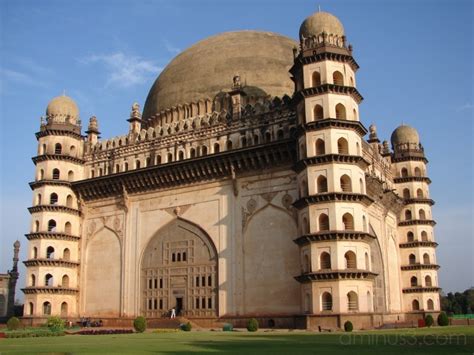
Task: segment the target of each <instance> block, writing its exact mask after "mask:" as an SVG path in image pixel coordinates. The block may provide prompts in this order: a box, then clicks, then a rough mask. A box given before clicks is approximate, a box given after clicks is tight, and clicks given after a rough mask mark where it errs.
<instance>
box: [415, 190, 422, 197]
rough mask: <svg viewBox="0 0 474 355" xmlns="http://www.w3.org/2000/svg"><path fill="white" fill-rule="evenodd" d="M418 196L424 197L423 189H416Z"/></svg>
mask: <svg viewBox="0 0 474 355" xmlns="http://www.w3.org/2000/svg"><path fill="white" fill-rule="evenodd" d="M416 197H417V198H423V190H422V189H418V190H416Z"/></svg>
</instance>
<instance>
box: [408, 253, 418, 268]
mask: <svg viewBox="0 0 474 355" xmlns="http://www.w3.org/2000/svg"><path fill="white" fill-rule="evenodd" d="M408 263H409V264H410V265H413V264H416V256H415V254H410V256H409V257H408Z"/></svg>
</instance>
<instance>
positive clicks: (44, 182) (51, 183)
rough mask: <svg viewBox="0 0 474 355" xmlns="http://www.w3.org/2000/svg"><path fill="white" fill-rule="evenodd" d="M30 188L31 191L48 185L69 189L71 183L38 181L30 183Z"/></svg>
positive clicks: (64, 181)
mask: <svg viewBox="0 0 474 355" xmlns="http://www.w3.org/2000/svg"><path fill="white" fill-rule="evenodd" d="M29 185H30V188H31V189H32V190H34V189H36V188H37V187H41V186H45V185H50V186H66V187H71V182H70V181H66V180H46V179H43V180H38V181H32V182H30V183H29Z"/></svg>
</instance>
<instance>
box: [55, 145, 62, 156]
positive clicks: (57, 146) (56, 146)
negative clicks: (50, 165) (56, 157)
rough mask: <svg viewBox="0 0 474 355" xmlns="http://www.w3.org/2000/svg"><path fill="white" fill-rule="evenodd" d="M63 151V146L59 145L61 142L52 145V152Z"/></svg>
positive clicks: (58, 152)
mask: <svg viewBox="0 0 474 355" xmlns="http://www.w3.org/2000/svg"><path fill="white" fill-rule="evenodd" d="M62 151H63V147H61V144H59V143H56V144H55V146H54V154H61V153H62Z"/></svg>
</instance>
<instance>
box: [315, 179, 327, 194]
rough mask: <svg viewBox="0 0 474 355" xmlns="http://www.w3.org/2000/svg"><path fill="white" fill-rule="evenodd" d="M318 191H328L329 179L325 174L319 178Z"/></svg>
mask: <svg viewBox="0 0 474 355" xmlns="http://www.w3.org/2000/svg"><path fill="white" fill-rule="evenodd" d="M317 184H318V193H323V192H328V180H327V179H326V177H325V176H323V175H320V176H319V177H318V180H317Z"/></svg>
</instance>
